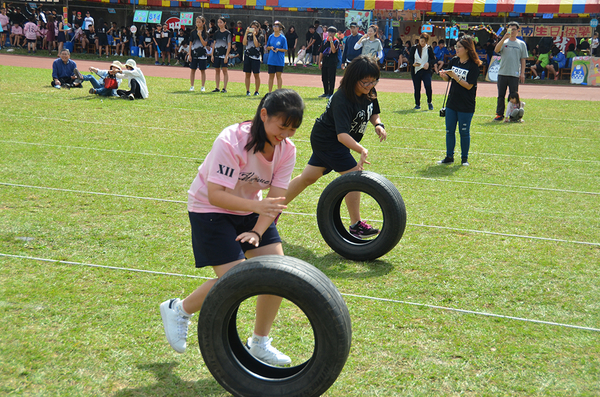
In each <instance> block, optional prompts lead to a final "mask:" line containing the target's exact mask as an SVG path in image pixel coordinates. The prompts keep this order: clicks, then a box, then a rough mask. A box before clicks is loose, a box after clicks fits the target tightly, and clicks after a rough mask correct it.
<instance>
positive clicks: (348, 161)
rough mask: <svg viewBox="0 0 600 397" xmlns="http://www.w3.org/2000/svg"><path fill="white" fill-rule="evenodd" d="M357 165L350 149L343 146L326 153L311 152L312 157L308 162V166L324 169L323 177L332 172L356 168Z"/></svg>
mask: <svg viewBox="0 0 600 397" xmlns="http://www.w3.org/2000/svg"><path fill="white" fill-rule="evenodd" d="M357 164H358V163H357V162H356V160H355V159H354V157H352V154H351V153H350V149H348V148H347V147H345V146H344V147H340V148H337V149H333V150H327V151H320V150H313V153H312V156H310V159H309V160H308V165H312V166H313V167H324V168H325V171H323V175H327V174H329V173H330V172H331V171H332V170H333V171H335V172H345V171H348V170H351V169H352V168H354V167H356V165H357Z"/></svg>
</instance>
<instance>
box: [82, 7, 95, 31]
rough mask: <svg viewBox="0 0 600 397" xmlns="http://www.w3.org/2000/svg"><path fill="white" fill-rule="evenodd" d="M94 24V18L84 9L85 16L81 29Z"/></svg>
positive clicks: (88, 27) (88, 28) (86, 28)
mask: <svg viewBox="0 0 600 397" xmlns="http://www.w3.org/2000/svg"><path fill="white" fill-rule="evenodd" d="M93 25H95V24H94V18H92V17H91V15H90V12H89V11H86V12H85V18H84V19H83V27H82V29H83V30H90V26H93Z"/></svg>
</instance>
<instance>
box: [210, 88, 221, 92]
mask: <svg viewBox="0 0 600 397" xmlns="http://www.w3.org/2000/svg"><path fill="white" fill-rule="evenodd" d="M211 92H221V90H220V89H218V88H215V89H214V90H212V91H211Z"/></svg>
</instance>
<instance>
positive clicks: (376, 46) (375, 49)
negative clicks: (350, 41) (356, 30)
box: [354, 25, 383, 62]
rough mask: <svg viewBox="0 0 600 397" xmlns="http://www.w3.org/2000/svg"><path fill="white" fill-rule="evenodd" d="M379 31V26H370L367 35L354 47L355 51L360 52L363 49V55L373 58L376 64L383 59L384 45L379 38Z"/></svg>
mask: <svg viewBox="0 0 600 397" xmlns="http://www.w3.org/2000/svg"><path fill="white" fill-rule="evenodd" d="M377 30H378V29H377V25H371V26H369V28H368V29H367V34H366V35H364V36H363V37H361V38H360V40H358V42H357V43H356V44H355V45H354V49H355V50H358V49H360V48H362V52H361V54H362V55H367V56H370V57H373V58H375V61H376V62H379V60H380V59H381V58H383V45H382V44H381V41H379V39H378V38H377Z"/></svg>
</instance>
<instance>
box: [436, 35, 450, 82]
mask: <svg viewBox="0 0 600 397" xmlns="http://www.w3.org/2000/svg"><path fill="white" fill-rule="evenodd" d="M433 54H434V55H435V64H434V65H433V71H434V72H435V73H436V74H438V73H439V72H440V69H442V67H444V60H445V59H446V55H450V51H448V49H447V48H446V42H445V41H444V39H441V40H440V43H439V45H438V46H436V47H435V48H434V49H433Z"/></svg>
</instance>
